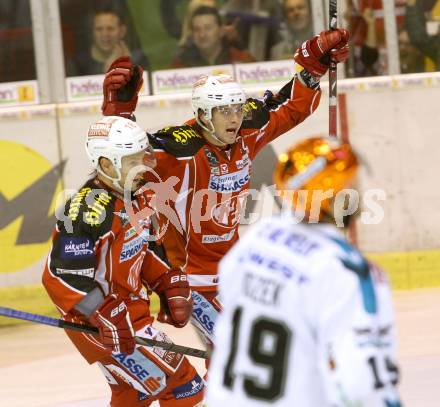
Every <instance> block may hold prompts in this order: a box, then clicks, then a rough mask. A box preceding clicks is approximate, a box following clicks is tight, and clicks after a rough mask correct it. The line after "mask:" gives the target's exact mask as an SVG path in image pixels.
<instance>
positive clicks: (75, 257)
mask: <svg viewBox="0 0 440 407" xmlns="http://www.w3.org/2000/svg"><path fill="white" fill-rule="evenodd" d="M86 149H87V153H88V155H89V158H90V159H91V162H92V164H93V166H94V168H95V169H96V174H95V175H94V176H93V177H92V178H91V179H90V180H88V181H87V182H86V184H85V185H84V186H83V187H82V188H81V189H80V190H79V191H78V192H77V193H76V195H75V196H73V197H72V199H70V200H69V201H68V202H67V204H66V206H65V209H64V212H63V213H64V214H65V215H64V219H61V217H59V219H58V222H57V224H56V228H55V231H54V233H53V236H52V248H51V250H50V253H49V256H48V259H47V262H46V267H45V270H44V273H43V284H44V286H45V288H46V290H47V292H48V293H49V296H50V298H51V299H52V301H53V302H54V304H55V305H56V306H57V308H58V310H59V311H60V313H61V314H62V316H63V318H64V319H65V320H68V321H74V322H84V323H86V324H91V325H93V326H95V327H96V328H98V330H99V336H93V335H90V334H85V333H79V332H75V331H69V330H66V333H67V334H68V336H69V337H70V339H71V340H72V342H73V343H74V344H75V346H76V347H77V349H78V350H79V352H80V353H81V354H82V355H83V357H84V358H85V359H86V360H87V361H88V362H89V363H97V364H98V365H99V367H100V368H101V370H102V372H103V374H104V375H105V377H106V379H107V381H108V383H109V385H110V388H111V391H112V397H111V403H110V405H111V406H112V407H146V406H149V405H151V403H152V402H153V401H154V400H159V404H160V405H161V406H181V407H194V406H197V405H199V403H201V402H202V399H203V381H202V379H201V378H200V376H199V375H198V374H197V372H196V371H195V369H194V368H193V366H192V365H191V364H190V363H189V361H188V360H187V359H186V358H185V357H183V355H181V354H176V353H174V352H169V351H165V350H164V349H162V348H159V347H145V346H139V345H136V344H135V340H134V336H135V335H137V336H140V337H144V338H150V339H156V340H159V341H165V342H169V341H170V339H169V338H168V337H167V335H166V334H165V333H163V332H161V331H159V330H157V329H156V328H155V327H154V326H153V325H152V322H153V317H152V316H151V315H150V310H149V305H150V300H149V296H148V291H149V290H154V291H155V292H156V293H157V294H158V295H159V296H160V297H161V299H162V301H163V303H164V304H165V305H166V308H167V312H168V318H169V322H171V323H172V324H173V325H175V326H177V327H183V326H184V325H185V324H186V323H187V322H188V319H189V317H190V315H191V306H192V300H191V291H190V288H189V285H188V281H187V277H186V275H185V274H184V273H182V271H181V270H179V269H175V268H171V269H170V267H169V266H168V263H167V259H166V258H164V257H163V256H162V253H161V251H160V250H158V249H159V247H158V243H157V242H156V241H154V239H153V238H152V237H154V233H153V232H154V229H153V228H152V227H151V219H150V217H143V218H140V219H139V218H138V219H136V220H135V221H136V222H137V224H134V222H133V219H134V218H135V216H132V217H130V213H134V214H139V213H141V212H142V211H144V213H145V209H146V208H148V207H149V205H150V202H149V201H148V200H147V199H146V198H147V196H148V195H147V193H141V194H139V193H138V191H139V188H140V187H141V186H142V185H143V184H144V181H143V175H142V174H143V173H142V172H141V173H137V174H135V175H134V177H132V179H133V182H128V181H129V180H130V177H131V174H132V173H133V171H134V172H136V169H137V168H145V166H147V167H154V166H155V164H156V159H155V157H154V153H153V152H152V149H151V146H150V145H149V141H148V137H147V134H146V133H145V131H144V130H142V129H141V128H140V127H139V126H138V125H137V124H136V123H135V122H133V121H131V120H128V119H126V118H123V117H118V116H108V117H104V118H103V119H101V120H99V121H98V122H96V123H95V124H93V125H92V126H91V127H90V128H89V131H88V134H87V144H86ZM124 187H125V188H124ZM127 198H128V199H127ZM152 235H153V236H152Z"/></svg>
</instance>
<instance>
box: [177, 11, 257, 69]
mask: <svg viewBox="0 0 440 407" xmlns="http://www.w3.org/2000/svg"><path fill="white" fill-rule="evenodd" d="M189 28H190V34H189V36H188V37H187V38H186V42H185V43H184V44H183V45H182V46H181V47H180V49H179V52H178V54H177V56H176V58H175V59H174V61H173V63H172V66H173V68H184V67H194V66H205V65H221V64H230V63H239V62H253V61H255V58H254V57H253V56H252V55H251V54H250V53H249V52H247V51H245V50H241V49H239V48H237V47H234V46H232V45H231V44H230V43H229V42H228V40H227V38H226V37H225V30H224V27H223V23H222V19H221V16H220V13H219V11H218V9H217V8H215V7H209V6H200V7H199V8H197V9H196V10H195V11H194V12H193V13H192V15H191V17H190V24H189Z"/></svg>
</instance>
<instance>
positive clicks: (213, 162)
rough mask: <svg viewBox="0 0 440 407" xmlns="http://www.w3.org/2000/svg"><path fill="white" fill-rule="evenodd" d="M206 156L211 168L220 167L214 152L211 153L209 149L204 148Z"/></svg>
mask: <svg viewBox="0 0 440 407" xmlns="http://www.w3.org/2000/svg"><path fill="white" fill-rule="evenodd" d="M204 151H205V156H206V158H207V159H208V163H209V166H210V167H217V168H218V166H219V164H220V163H219V162H218V159H217V157H216V155H215V153H214V152H212V151H210V150H209V149H208V148H207V147H205V148H204Z"/></svg>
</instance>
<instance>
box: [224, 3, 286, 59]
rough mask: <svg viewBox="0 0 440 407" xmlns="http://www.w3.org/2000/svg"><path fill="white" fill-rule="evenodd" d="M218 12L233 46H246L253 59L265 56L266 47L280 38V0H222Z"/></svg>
mask: <svg viewBox="0 0 440 407" xmlns="http://www.w3.org/2000/svg"><path fill="white" fill-rule="evenodd" d="M221 13H222V14H223V15H224V21H225V24H226V27H228V29H227V36H228V39H229V41H230V42H231V43H232V44H233V45H234V46H235V47H237V48H241V49H247V50H249V52H250V53H251V54H252V56H253V57H254V58H255V59H256V60H257V61H264V60H268V59H269V53H270V48H271V47H272V45H273V44H275V43H277V42H278V41H280V37H279V34H278V31H279V25H280V23H281V21H282V15H283V11H282V7H281V4H280V0H226V1H225V3H224V4H223V6H222V7H221Z"/></svg>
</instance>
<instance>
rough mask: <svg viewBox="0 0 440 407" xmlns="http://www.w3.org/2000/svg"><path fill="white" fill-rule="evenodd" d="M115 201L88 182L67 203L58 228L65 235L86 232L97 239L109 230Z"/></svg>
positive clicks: (112, 197)
mask: <svg viewBox="0 0 440 407" xmlns="http://www.w3.org/2000/svg"><path fill="white" fill-rule="evenodd" d="M115 200H116V198H115V196H114V195H113V194H112V193H111V192H109V191H106V190H105V189H101V188H99V187H97V186H96V185H94V184H93V183H92V182H88V183H87V184H85V185H84V186H83V187H82V188H81V189H80V190H79V191H78V192H77V193H76V194H75V195H74V196H73V197H72V198H70V199H69V200H68V201H67V203H66V205H65V211H64V219H58V227H59V229H60V230H65V231H66V232H67V233H74V232H76V231H80V230H84V231H88V232H89V233H91V234H92V235H93V236H94V237H96V238H97V237H99V236H101V235H102V234H105V233H107V232H108V231H109V230H110V229H111V226H112V223H113V218H114V214H113V208H114V207H115Z"/></svg>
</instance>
